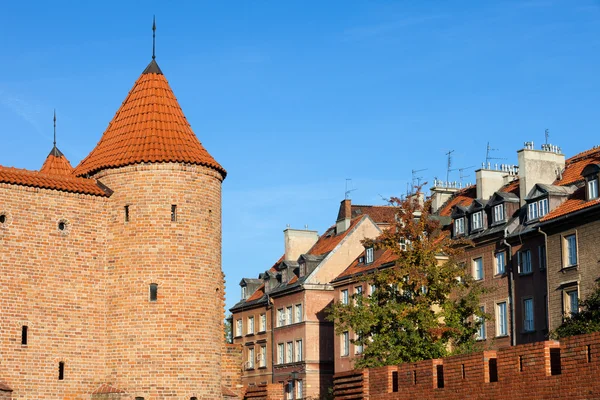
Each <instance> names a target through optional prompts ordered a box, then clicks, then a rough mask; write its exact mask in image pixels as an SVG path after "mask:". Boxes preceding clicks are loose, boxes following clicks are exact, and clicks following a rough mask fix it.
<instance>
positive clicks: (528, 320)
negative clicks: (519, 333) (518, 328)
mask: <svg viewBox="0 0 600 400" xmlns="http://www.w3.org/2000/svg"><path fill="white" fill-rule="evenodd" d="M533 327H534V325H533V299H524V300H523V330H524V331H525V332H531V331H533V329H534V328H533Z"/></svg>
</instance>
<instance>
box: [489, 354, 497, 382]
mask: <svg viewBox="0 0 600 400" xmlns="http://www.w3.org/2000/svg"><path fill="white" fill-rule="evenodd" d="M489 373H490V382H498V360H497V359H496V358H490V361H489Z"/></svg>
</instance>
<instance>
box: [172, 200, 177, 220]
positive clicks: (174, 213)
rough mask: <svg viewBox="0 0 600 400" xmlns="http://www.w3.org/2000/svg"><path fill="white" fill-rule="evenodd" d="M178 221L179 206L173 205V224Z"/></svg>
mask: <svg viewBox="0 0 600 400" xmlns="http://www.w3.org/2000/svg"><path fill="white" fill-rule="evenodd" d="M175 221H177V206H176V205H175V204H173V205H171V222H175Z"/></svg>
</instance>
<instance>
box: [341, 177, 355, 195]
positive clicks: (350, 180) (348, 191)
mask: <svg viewBox="0 0 600 400" xmlns="http://www.w3.org/2000/svg"><path fill="white" fill-rule="evenodd" d="M348 183H350V187H352V178H346V192H345V193H344V199H346V200H348V199H349V198H350V193H352V192H354V191H355V190H356V189H354V188H353V189H348Z"/></svg>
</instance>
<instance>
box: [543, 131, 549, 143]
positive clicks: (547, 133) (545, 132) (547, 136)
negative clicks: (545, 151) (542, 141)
mask: <svg viewBox="0 0 600 400" xmlns="http://www.w3.org/2000/svg"><path fill="white" fill-rule="evenodd" d="M544 136H546V144H548V138H549V137H550V132H548V129H547V128H546V130H545V131H544Z"/></svg>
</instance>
